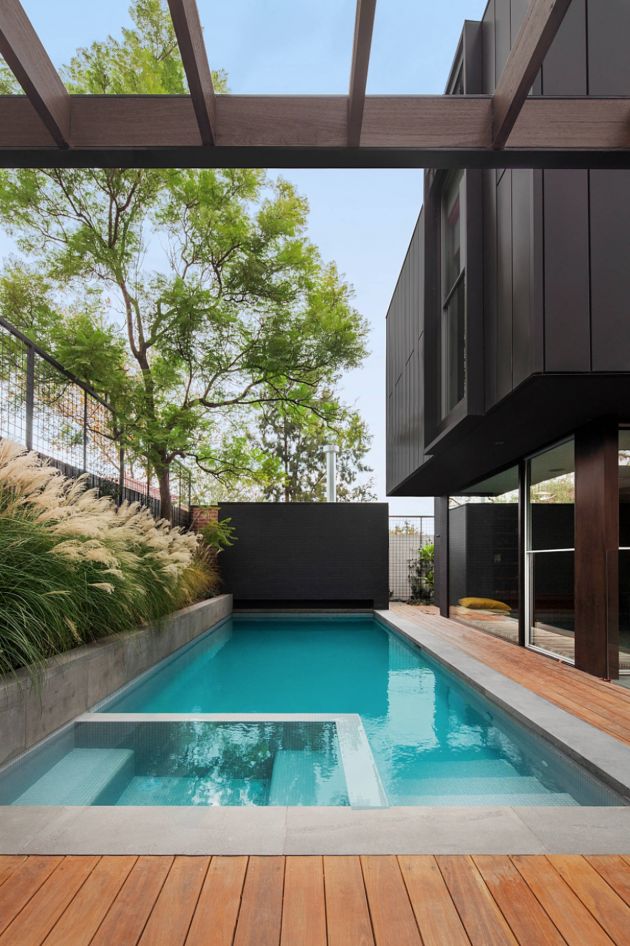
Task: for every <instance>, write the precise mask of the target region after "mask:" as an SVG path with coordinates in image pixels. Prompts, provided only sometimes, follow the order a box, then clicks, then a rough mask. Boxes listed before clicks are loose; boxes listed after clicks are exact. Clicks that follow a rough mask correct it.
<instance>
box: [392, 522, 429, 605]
mask: <svg viewBox="0 0 630 946" xmlns="http://www.w3.org/2000/svg"><path fill="white" fill-rule="evenodd" d="M434 537H435V523H434V518H433V516H390V517H389V596H390V598H391V599H392V600H393V601H418V602H423V603H426V604H430V603H431V602H432V601H433V542H434ZM423 550H424V551H423Z"/></svg>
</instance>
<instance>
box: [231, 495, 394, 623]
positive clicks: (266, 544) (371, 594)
mask: <svg viewBox="0 0 630 946" xmlns="http://www.w3.org/2000/svg"><path fill="white" fill-rule="evenodd" d="M219 516H220V518H221V519H226V518H228V517H229V518H231V520H232V525H233V526H234V529H235V532H236V536H237V539H238V541H237V542H235V544H234V545H233V546H232V547H231V548H229V549H226V550H225V551H224V552H222V553H221V559H220V562H221V571H222V575H223V582H224V589H225V591H227V592H231V593H232V594H233V595H234V602H235V605H236V606H237V607H238V606H239V605H240V606H243V607H258V606H260V607H281V606H284V607H291V606H294V607H326V606H328V607H374V608H387V607H388V602H389V577H388V555H389V522H388V505H387V503H361V504H358V503H357V504H354V503H224V504H222V505H221V507H220V512H219Z"/></svg>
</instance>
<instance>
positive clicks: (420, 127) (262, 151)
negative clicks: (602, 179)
mask: <svg viewBox="0 0 630 946" xmlns="http://www.w3.org/2000/svg"><path fill="white" fill-rule="evenodd" d="M70 100H71V116H72V147H71V148H70V149H67V150H65V151H61V150H59V149H54V148H53V147H51V146H52V140H51V138H50V136H49V135H48V133H47V131H46V129H45V128H43V126H42V124H41V122H40V121H39V119H38V116H37V114H36V113H35V111H34V109H33V107H32V105H31V103H30V102H29V100H28V99H27V98H26V97H24V96H21V95H9V96H0V165H2V166H5V167H19V166H31V167H37V166H41V167H44V166H54V167H59V166H68V167H71V166H77V167H96V166H107V167H166V166H168V167H178V166H181V167H231V166H232V167H379V166H380V167H440V168H445V167H451V168H457V167H460V168H461V167H539V168H540V167H555V168H558V167H623V168H630V98H613V99H600V98H595V97H585V98H568V99H565V98H552V97H551V96H541V97H535V98H533V97H530V98H528V99H527V101H526V102H525V104H524V106H523V108H522V111H521V114H520V115H519V118H518V121H517V123H516V125H515V127H514V131H513V133H512V135H511V136H510V144H509V147H507V148H505V149H503V150H496V149H495V148H493V140H492V97H491V96H489V95H446V96H442V95H436V96H389V95H387V96H369V95H368V96H367V97H366V99H365V108H364V117H363V130H362V134H361V146H360V147H358V148H349V147H348V146H347V106H348V99H347V96H345V95H338V96H256V95H253V96H250V95H217V96H216V115H217V125H218V135H217V139H216V145H215V147H214V148H208V147H206V146H204V145H202V144H201V141H200V138H199V128H198V125H197V120H196V116H195V110H194V107H193V103H192V99H191V97H190V96H188V95H181V96H177V95H175V96H171V95H125V96H116V95H76V96H74V95H73V96H70Z"/></svg>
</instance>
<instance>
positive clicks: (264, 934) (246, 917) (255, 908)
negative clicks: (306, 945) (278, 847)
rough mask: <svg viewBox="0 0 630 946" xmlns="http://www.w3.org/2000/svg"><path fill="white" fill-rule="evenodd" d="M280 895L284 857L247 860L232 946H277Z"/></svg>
mask: <svg viewBox="0 0 630 946" xmlns="http://www.w3.org/2000/svg"><path fill="white" fill-rule="evenodd" d="M283 894H284V857H279V856H273V857H250V859H249V864H248V866H247V873H246V874H245V886H244V887H243V899H242V900H241V909H240V913H239V915H238V921H237V923H236V935H235V937H234V943H235V946H278V944H279V942H280V929H281V924H282V899H283Z"/></svg>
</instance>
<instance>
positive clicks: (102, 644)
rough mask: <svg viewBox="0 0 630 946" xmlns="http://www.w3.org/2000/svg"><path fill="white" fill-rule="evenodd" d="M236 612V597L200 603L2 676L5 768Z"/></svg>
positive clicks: (0, 754)
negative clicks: (38, 670) (38, 669)
mask: <svg viewBox="0 0 630 946" xmlns="http://www.w3.org/2000/svg"><path fill="white" fill-rule="evenodd" d="M231 612H232V596H231V595H220V596H219V597H217V598H211V599H210V600H209V601H200V602H198V603H197V604H193V605H191V607H189V608H184V609H183V610H182V611H177V612H176V613H175V614H171V615H170V616H169V617H167V618H164V620H163V621H161V622H160V623H159V625H147V626H146V627H142V628H139V629H138V630H134V631H129V632H127V633H125V634H113V635H112V636H111V637H106V638H104V639H103V640H100V641H95V642H94V643H92V644H87V645H85V646H84V647H77V648H76V649H75V650H71V651H69V652H68V653H67V654H61V655H60V656H59V657H54V658H52V659H51V660H49V661H48V662H47V665H46V667H45V669H44V670H43V672H42V675H41V678H40V679H39V680H38V681H37V682H33V680H31V678H30V677H29V675H28V673H27V672H26V671H19V673H18V674H17V675H16V676H15V677H4V678H0V764H2V763H3V762H7V761H8V760H9V759H12V758H13V757H14V756H16V755H19V753H20V752H24V751H25V749H29V748H30V747H31V746H33V745H34V744H35V743H36V742H39V741H40V739H43V738H44V737H45V736H48V735H49V734H50V733H52V732H54V731H55V729H58V728H59V727H60V726H63V725H64V723H67V722H69V721H70V720H71V719H74V717H75V716H78V715H79V714H80V713H85V712H86V711H87V710H89V709H90V708H91V707H92V706H94V704H95V703H98V702H99V701H100V700H103V699H105V697H106V696H109V694H110V693H114V691H115V690H117V689H119V687H121V686H124V685H125V683H128V682H129V681H130V680H133V678H134V677H137V676H138V674H140V673H144V671H145V670H148V669H149V668H150V667H152V666H153V665H154V664H156V663H158V662H159V661H160V660H163V659H164V658H165V657H168V655H169V654H172V653H173V651H175V650H177V649H178V648H179V647H183V645H184V644H187V643H188V642H189V641H191V640H193V638H195V637H198V636H199V635H200V634H203V633H204V631H207V630H208V628H210V627H212V625H213V624H216V623H217V622H218V621H221V620H223V619H224V618H226V617H228V616H229V615H230V614H231Z"/></svg>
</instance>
